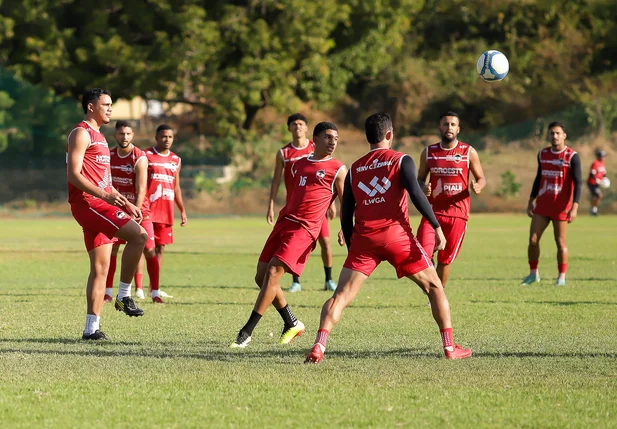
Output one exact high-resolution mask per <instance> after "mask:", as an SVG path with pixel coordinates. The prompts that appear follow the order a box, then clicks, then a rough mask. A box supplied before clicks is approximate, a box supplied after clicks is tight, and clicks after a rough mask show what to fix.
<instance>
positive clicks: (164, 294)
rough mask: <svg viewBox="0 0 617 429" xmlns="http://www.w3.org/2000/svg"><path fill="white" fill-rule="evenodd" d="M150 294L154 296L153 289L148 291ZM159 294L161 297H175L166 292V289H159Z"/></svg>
mask: <svg viewBox="0 0 617 429" xmlns="http://www.w3.org/2000/svg"><path fill="white" fill-rule="evenodd" d="M148 296H152V290H150V293H148ZM159 296H160V297H161V298H173V297H174V296H173V295H169V294H168V293H167V292H165V291H164V290H161V289H159Z"/></svg>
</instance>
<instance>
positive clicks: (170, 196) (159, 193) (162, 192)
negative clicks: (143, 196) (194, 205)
mask: <svg viewBox="0 0 617 429" xmlns="http://www.w3.org/2000/svg"><path fill="white" fill-rule="evenodd" d="M175 196H176V194H175V192H174V190H173V189H167V188H166V189H163V186H162V185H161V184H159V185H158V186H157V187H156V190H155V191H154V192H153V193H152V194H151V195H150V202H155V201H156V200H158V199H159V198H162V199H164V200H171V201H173V200H174V198H175Z"/></svg>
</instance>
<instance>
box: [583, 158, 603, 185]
mask: <svg viewBox="0 0 617 429" xmlns="http://www.w3.org/2000/svg"><path fill="white" fill-rule="evenodd" d="M604 176H606V166H605V165H604V161H600V160H599V159H596V160H595V161H594V162H593V164H591V170H590V171H589V179H587V183H589V184H590V185H597V184H598V180H602V179H604Z"/></svg>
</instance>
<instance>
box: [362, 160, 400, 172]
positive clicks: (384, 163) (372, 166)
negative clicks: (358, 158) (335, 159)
mask: <svg viewBox="0 0 617 429" xmlns="http://www.w3.org/2000/svg"><path fill="white" fill-rule="evenodd" d="M391 165H392V161H391V160H390V161H381V162H380V161H379V160H378V159H374V160H373V162H371V163H370V164H369V165H362V166H360V167H358V168H356V173H362V172H363V171H368V170H377V169H378V168H383V167H389V166H391Z"/></svg>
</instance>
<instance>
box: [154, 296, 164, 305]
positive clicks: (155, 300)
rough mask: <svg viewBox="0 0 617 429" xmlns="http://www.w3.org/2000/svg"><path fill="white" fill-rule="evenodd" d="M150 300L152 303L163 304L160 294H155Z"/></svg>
mask: <svg viewBox="0 0 617 429" xmlns="http://www.w3.org/2000/svg"><path fill="white" fill-rule="evenodd" d="M152 302H153V303H154V304H165V303H164V302H163V300H162V299H161V297H160V296H155V297H154V298H152Z"/></svg>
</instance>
